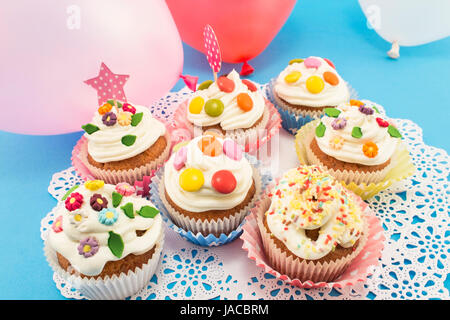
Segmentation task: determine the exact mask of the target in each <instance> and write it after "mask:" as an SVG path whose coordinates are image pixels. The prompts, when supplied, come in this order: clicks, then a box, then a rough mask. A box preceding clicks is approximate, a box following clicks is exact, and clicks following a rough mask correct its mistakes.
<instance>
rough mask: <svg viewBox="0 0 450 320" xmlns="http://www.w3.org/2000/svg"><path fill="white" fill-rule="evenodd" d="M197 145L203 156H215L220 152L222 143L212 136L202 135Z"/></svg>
mask: <svg viewBox="0 0 450 320" xmlns="http://www.w3.org/2000/svg"><path fill="white" fill-rule="evenodd" d="M198 147H199V148H200V150H202V152H203V154H204V155H205V156H210V157H217V156H218V155H221V154H222V145H221V143H220V142H219V141H217V139H216V137H214V136H204V137H202V138H201V139H200V140H199V141H198Z"/></svg>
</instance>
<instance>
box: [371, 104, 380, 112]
mask: <svg viewBox="0 0 450 320" xmlns="http://www.w3.org/2000/svg"><path fill="white" fill-rule="evenodd" d="M372 109H373V110H375V112H376V113H380V110H378V108H377V107H375V106H372Z"/></svg>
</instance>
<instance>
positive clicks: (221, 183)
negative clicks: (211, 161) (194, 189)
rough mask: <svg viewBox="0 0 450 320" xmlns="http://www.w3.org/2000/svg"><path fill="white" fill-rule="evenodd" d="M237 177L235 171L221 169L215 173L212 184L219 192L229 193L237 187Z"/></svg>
mask: <svg viewBox="0 0 450 320" xmlns="http://www.w3.org/2000/svg"><path fill="white" fill-rule="evenodd" d="M236 184H237V182H236V178H235V177H234V175H233V173H232V172H231V171H228V170H219V171H217V172H216V173H214V174H213V176H212V178H211V185H212V187H213V188H214V189H216V190H217V192H220V193H224V194H228V193H231V192H233V190H234V189H236Z"/></svg>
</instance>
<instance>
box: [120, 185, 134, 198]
mask: <svg viewBox="0 0 450 320" xmlns="http://www.w3.org/2000/svg"><path fill="white" fill-rule="evenodd" d="M116 191H117V192H118V193H120V194H121V195H123V196H131V195H132V194H133V193H135V191H136V189H135V187H133V186H131V185H130V184H128V183H126V182H121V183H118V184H117V185H116Z"/></svg>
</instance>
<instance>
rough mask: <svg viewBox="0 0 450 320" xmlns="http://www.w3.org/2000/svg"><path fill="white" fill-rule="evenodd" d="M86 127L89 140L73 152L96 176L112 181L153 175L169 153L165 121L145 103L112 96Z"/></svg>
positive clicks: (132, 180)
mask: <svg viewBox="0 0 450 320" xmlns="http://www.w3.org/2000/svg"><path fill="white" fill-rule="evenodd" d="M82 128H83V130H84V131H85V134H84V139H85V140H83V143H81V142H80V143H81V145H80V152H79V153H78V154H74V155H73V156H74V157H77V160H78V159H79V161H80V162H81V164H82V165H84V166H85V167H86V168H87V169H88V170H89V172H90V173H91V175H92V176H94V177H95V178H98V179H103V180H104V181H106V182H108V183H118V182H128V183H131V184H133V183H134V181H135V180H141V179H142V177H143V176H150V175H151V173H152V171H153V170H155V169H156V168H157V167H158V166H159V165H162V163H163V162H164V161H165V160H166V159H167V158H168V156H169V151H170V136H169V134H168V132H167V131H166V127H165V125H164V124H163V123H162V122H160V121H159V120H157V119H155V118H154V117H153V116H152V114H151V112H150V110H149V109H148V108H146V107H143V106H138V105H131V104H129V103H121V102H119V101H115V100H108V102H106V103H104V104H103V105H102V106H100V107H99V108H98V110H97V112H96V113H95V115H94V117H93V119H92V121H91V122H90V123H88V124H86V125H83V126H82ZM74 166H75V168H77V167H78V165H77V161H74Z"/></svg>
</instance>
